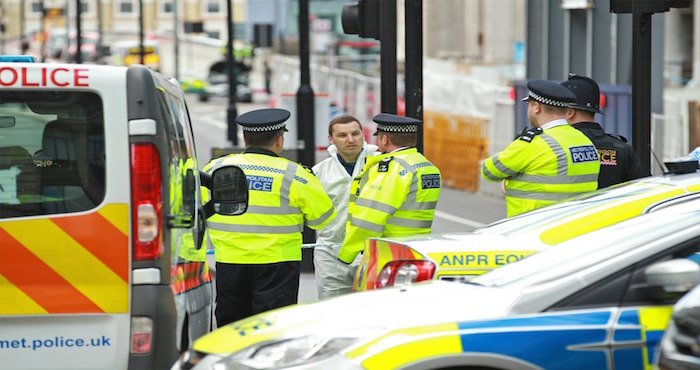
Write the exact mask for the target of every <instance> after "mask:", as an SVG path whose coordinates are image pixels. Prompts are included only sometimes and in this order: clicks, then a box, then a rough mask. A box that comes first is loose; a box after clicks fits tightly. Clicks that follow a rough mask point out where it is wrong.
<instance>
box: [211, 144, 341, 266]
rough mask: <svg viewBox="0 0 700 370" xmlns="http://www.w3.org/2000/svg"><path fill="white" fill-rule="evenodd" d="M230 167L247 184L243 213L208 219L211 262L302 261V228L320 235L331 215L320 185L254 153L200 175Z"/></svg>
mask: <svg viewBox="0 0 700 370" xmlns="http://www.w3.org/2000/svg"><path fill="white" fill-rule="evenodd" d="M232 164H233V165H237V166H238V167H240V168H241V169H242V170H243V172H244V173H245V175H246V178H247V179H248V189H249V192H250V193H249V199H248V211H247V212H246V213H245V214H243V215H240V216H222V215H218V214H215V215H213V216H211V217H209V219H208V225H209V238H210V239H211V243H212V244H213V246H214V255H215V257H216V261H217V262H223V263H243V264H263V263H275V262H284V261H301V243H302V237H301V232H302V230H303V229H304V223H306V225H307V226H309V227H310V228H312V229H319V228H321V227H324V226H325V225H326V224H328V222H329V221H330V220H331V219H333V217H335V214H336V212H335V208H334V207H333V203H331V199H330V198H329V197H328V195H327V194H326V192H325V191H324V190H323V186H321V183H320V182H319V181H318V179H316V177H315V176H314V175H312V174H311V173H310V172H309V171H307V170H306V169H304V168H303V167H302V166H301V165H300V164H298V163H295V162H292V161H290V160H287V159H285V158H281V157H277V156H275V155H274V154H273V153H272V152H269V151H266V150H262V149H259V148H249V149H247V150H246V152H245V153H242V154H231V155H228V156H225V157H221V158H218V159H214V160H212V161H211V162H209V163H208V164H207V165H206V166H205V167H204V171H206V172H207V173H212V172H213V171H214V170H215V169H217V168H219V167H222V166H225V165H232Z"/></svg>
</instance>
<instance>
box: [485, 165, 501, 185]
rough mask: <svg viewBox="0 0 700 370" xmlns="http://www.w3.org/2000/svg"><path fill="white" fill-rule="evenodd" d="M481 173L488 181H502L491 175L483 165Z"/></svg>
mask: <svg viewBox="0 0 700 370" xmlns="http://www.w3.org/2000/svg"><path fill="white" fill-rule="evenodd" d="M482 173H483V174H484V176H486V177H487V178H488V179H489V180H493V181H501V180H503V179H501V178H500V177H496V175H494V174H492V173H491V171H489V169H488V168H487V167H486V165H485V164H484V166H483V171H482Z"/></svg>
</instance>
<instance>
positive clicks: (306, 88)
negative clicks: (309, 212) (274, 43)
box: [297, 0, 316, 271]
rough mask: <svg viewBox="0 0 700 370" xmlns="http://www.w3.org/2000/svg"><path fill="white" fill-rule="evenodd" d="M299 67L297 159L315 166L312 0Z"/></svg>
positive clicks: (306, 260) (302, 17) (308, 234)
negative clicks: (311, 55) (311, 39)
mask: <svg viewBox="0 0 700 370" xmlns="http://www.w3.org/2000/svg"><path fill="white" fill-rule="evenodd" d="M299 68H300V74H301V80H300V81H299V82H300V83H299V90H297V138H298V139H299V141H301V142H302V143H303V146H302V147H301V148H299V149H298V152H297V155H298V158H297V160H298V161H299V162H300V163H301V164H304V165H306V166H309V167H311V166H313V165H314V163H315V161H316V159H315V158H314V157H315V156H314V152H315V150H316V143H315V142H314V132H315V131H314V118H315V117H314V90H313V88H311V70H310V65H309V0H300V1H299ZM302 240H303V241H304V243H313V242H314V240H316V233H315V232H314V231H313V230H311V229H310V228H309V227H308V226H304V231H303V232H302ZM312 261H313V254H312V253H310V252H303V256H302V267H301V268H302V271H313V262H312Z"/></svg>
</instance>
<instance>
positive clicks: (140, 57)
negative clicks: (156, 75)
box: [139, 0, 145, 64]
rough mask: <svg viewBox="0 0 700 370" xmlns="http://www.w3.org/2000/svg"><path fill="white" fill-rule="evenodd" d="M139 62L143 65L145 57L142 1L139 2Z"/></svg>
mask: <svg viewBox="0 0 700 370" xmlns="http://www.w3.org/2000/svg"><path fill="white" fill-rule="evenodd" d="M139 49H140V50H139V60H140V61H141V64H143V62H144V60H145V57H144V53H143V0H139Z"/></svg>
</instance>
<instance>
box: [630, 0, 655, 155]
mask: <svg viewBox="0 0 700 370" xmlns="http://www.w3.org/2000/svg"><path fill="white" fill-rule="evenodd" d="M651 16H652V14H651V13H634V14H633V15H632V17H633V18H632V23H633V25H632V60H633V63H632V144H633V147H634V150H635V151H636V152H637V154H638V155H639V160H640V162H641V163H642V164H643V165H644V166H646V167H647V168H649V166H650V164H651V155H650V148H649V147H650V145H651V144H650V143H651Z"/></svg>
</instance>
